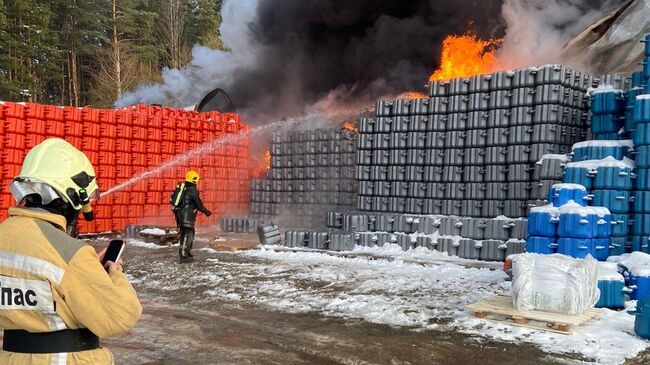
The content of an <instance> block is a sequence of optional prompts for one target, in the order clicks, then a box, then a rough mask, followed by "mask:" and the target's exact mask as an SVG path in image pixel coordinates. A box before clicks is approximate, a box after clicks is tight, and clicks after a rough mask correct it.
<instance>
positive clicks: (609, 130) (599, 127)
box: [590, 88, 626, 140]
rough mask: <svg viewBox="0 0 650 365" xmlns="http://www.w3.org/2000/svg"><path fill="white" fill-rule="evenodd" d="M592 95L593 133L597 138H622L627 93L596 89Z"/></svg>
mask: <svg viewBox="0 0 650 365" xmlns="http://www.w3.org/2000/svg"><path fill="white" fill-rule="evenodd" d="M590 96H591V133H592V136H593V138H594V139H597V140H617V139H622V138H623V137H622V133H623V130H622V129H623V127H624V125H625V107H626V98H625V96H626V94H624V93H623V91H621V90H615V89H607V88H602V89H596V90H593V91H591V92H590Z"/></svg>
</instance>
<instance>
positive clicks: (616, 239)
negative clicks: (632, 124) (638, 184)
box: [563, 140, 634, 255]
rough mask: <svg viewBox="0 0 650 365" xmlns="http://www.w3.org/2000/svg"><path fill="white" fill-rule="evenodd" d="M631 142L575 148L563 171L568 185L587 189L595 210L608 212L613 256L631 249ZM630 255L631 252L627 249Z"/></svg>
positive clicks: (581, 145)
mask: <svg viewBox="0 0 650 365" xmlns="http://www.w3.org/2000/svg"><path fill="white" fill-rule="evenodd" d="M632 147H633V145H632V141H631V140H619V141H587V142H581V143H577V144H575V145H574V146H573V152H572V154H573V159H574V161H575V162H570V163H568V164H567V165H566V167H565V169H564V179H563V181H564V182H565V183H573V184H581V185H583V186H585V188H587V190H588V192H589V195H588V196H587V198H586V200H587V201H590V202H591V205H592V206H600V207H605V208H607V209H608V210H609V211H610V213H611V214H612V216H611V218H612V227H611V237H610V254H611V255H621V254H623V253H624V252H626V247H629V246H630V244H629V243H628V234H629V230H630V229H629V224H630V222H631V221H630V219H629V214H630V200H631V196H632V188H633V177H634V173H633V168H634V161H632V160H631V159H630V158H629V157H630V156H631V153H632V150H633V148H632ZM628 252H629V249H628Z"/></svg>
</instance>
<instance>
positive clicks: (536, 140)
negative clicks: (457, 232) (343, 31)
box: [356, 65, 594, 218]
mask: <svg viewBox="0 0 650 365" xmlns="http://www.w3.org/2000/svg"><path fill="white" fill-rule="evenodd" d="M593 81H594V80H593V78H592V77H591V76H588V75H585V74H582V73H580V72H578V71H574V70H571V69H569V68H566V67H564V66H559V65H547V66H542V67H539V68H529V69H521V70H517V71H512V72H498V73H494V74H491V75H479V76H473V77H471V78H459V79H453V80H451V81H444V82H432V83H431V84H430V98H423V99H414V100H394V101H379V102H377V109H376V116H375V117H374V118H361V119H360V120H359V133H360V134H359V144H358V152H357V163H358V166H357V170H356V178H357V179H358V180H359V200H358V205H357V208H358V209H359V210H362V211H373V212H397V213H413V214H442V215H449V216H469V217H483V218H493V217H497V216H501V215H505V216H508V217H523V216H525V215H526V213H527V207H528V204H529V202H530V201H531V200H535V199H536V196H534V194H533V188H534V186H533V185H534V184H537V183H539V179H536V177H535V173H534V171H535V164H536V162H538V161H539V160H540V159H541V158H542V156H543V155H546V154H564V153H567V152H569V150H570V147H571V145H573V144H574V143H575V142H578V141H581V140H584V138H585V133H586V120H587V116H588V110H587V103H586V99H585V93H586V90H587V88H588V87H591V86H593Z"/></svg>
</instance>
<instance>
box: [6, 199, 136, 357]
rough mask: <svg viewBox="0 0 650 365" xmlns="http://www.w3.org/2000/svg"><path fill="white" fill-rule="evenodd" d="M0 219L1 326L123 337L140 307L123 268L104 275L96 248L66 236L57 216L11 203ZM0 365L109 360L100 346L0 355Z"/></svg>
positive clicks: (10, 328)
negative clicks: (88, 332) (41, 352)
mask: <svg viewBox="0 0 650 365" xmlns="http://www.w3.org/2000/svg"><path fill="white" fill-rule="evenodd" d="M9 216H10V217H9V218H8V219H7V220H5V221H4V222H2V223H0V328H1V329H8V330H15V329H22V330H25V331H28V332H54V331H60V330H64V329H79V328H87V329H88V330H90V331H92V332H93V333H94V334H95V335H97V336H98V337H99V338H103V337H112V336H119V335H124V334H126V333H127V332H128V331H129V329H130V328H131V327H133V326H134V325H135V323H136V322H137V320H138V319H139V318H140V314H141V313H142V307H141V306H140V302H139V301H138V298H137V296H136V293H135V290H134V289H133V287H132V286H131V284H130V283H129V281H128V280H127V278H126V277H125V276H124V273H123V272H122V270H121V268H120V269H118V270H117V271H115V272H113V273H112V274H110V275H109V274H108V273H107V272H106V271H105V270H104V268H103V267H102V265H101V263H100V262H99V258H98V256H97V253H95V250H94V249H93V248H92V247H91V246H89V245H86V244H84V243H83V242H81V241H78V240H76V239H73V238H72V237H70V236H68V235H67V234H66V233H65V231H64V230H65V226H66V220H65V218H64V217H63V216H60V215H56V214H52V213H49V212H46V211H44V210H40V209H32V208H29V209H28V208H10V209H9ZM0 364H3V365H41V364H43V365H49V364H58V365H63V364H66V365H67V364H69V365H75V364H98V365H104V364H113V355H112V354H111V352H110V351H109V350H107V349H105V348H101V347H100V348H98V349H94V350H88V351H80V352H70V353H55V354H28V353H15V352H7V351H2V352H0Z"/></svg>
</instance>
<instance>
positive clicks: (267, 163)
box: [264, 149, 271, 171]
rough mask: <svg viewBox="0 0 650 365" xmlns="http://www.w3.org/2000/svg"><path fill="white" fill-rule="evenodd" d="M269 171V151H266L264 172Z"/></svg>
mask: <svg viewBox="0 0 650 365" xmlns="http://www.w3.org/2000/svg"><path fill="white" fill-rule="evenodd" d="M270 169H271V150H268V149H267V150H266V152H265V153H264V170H265V171H269V170H270Z"/></svg>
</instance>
